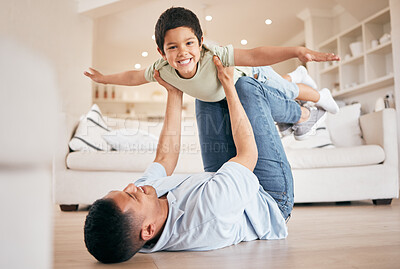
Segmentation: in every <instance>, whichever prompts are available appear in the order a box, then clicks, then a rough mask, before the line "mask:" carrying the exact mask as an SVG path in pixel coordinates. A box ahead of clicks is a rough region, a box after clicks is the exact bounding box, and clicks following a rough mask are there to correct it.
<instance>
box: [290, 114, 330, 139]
mask: <svg viewBox="0 0 400 269" xmlns="http://www.w3.org/2000/svg"><path fill="white" fill-rule="evenodd" d="M326 114H327V112H326V111H325V113H324V115H323V116H322V117H321V118H319V120H317V122H316V123H315V124H314V125H313V127H311V129H310V131H308V132H307V133H305V134H302V135H294V138H295V139H296V140H299V141H302V140H304V139H306V138H307V137H308V136H310V135H315V134H316V133H317V128H318V127H319V126H320V125H321V124H322V123H323V122H324V120H325V119H326Z"/></svg>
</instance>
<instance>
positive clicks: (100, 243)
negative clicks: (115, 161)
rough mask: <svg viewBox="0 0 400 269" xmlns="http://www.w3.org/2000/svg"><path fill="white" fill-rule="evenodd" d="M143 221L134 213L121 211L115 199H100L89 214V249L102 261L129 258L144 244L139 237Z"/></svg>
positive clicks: (87, 239)
mask: <svg viewBox="0 0 400 269" xmlns="http://www.w3.org/2000/svg"><path fill="white" fill-rule="evenodd" d="M142 221H143V219H136V220H135V216H133V215H132V214H131V213H122V212H121V210H120V209H119V207H118V206H117V205H116V204H115V202H114V201H113V200H111V199H99V200H97V201H96V202H94V203H93V205H92V206H91V208H90V210H89V214H88V215H87V217H86V221H85V228H84V234H85V244H86V248H87V249H88V251H89V252H90V254H92V255H93V256H94V257H95V258H96V259H97V260H98V261H100V262H102V263H117V262H124V261H126V260H129V259H130V258H131V257H132V256H133V255H135V254H136V252H138V251H139V250H140V249H141V248H142V247H143V245H144V243H145V241H144V240H142V239H141V237H140V230H141V224H142Z"/></svg>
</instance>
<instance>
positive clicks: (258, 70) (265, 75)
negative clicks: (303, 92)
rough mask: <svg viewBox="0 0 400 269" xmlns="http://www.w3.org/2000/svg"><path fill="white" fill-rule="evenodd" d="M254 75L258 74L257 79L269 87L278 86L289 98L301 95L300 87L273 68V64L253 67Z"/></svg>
mask: <svg viewBox="0 0 400 269" xmlns="http://www.w3.org/2000/svg"><path fill="white" fill-rule="evenodd" d="M252 70H253V76H254V75H255V74H257V76H258V77H257V80H259V81H261V82H262V83H264V84H266V85H267V87H272V88H276V89H277V90H279V91H281V92H283V93H284V94H285V95H286V96H287V97H288V98H289V99H296V98H297V97H298V96H299V87H298V86H297V84H296V83H294V82H289V81H287V80H286V79H284V78H283V77H281V76H280V75H279V74H278V73H276V72H275V70H274V69H272V67H271V66H257V67H253V68H252Z"/></svg>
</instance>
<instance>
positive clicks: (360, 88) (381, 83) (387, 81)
mask: <svg viewBox="0 0 400 269" xmlns="http://www.w3.org/2000/svg"><path fill="white" fill-rule="evenodd" d="M393 83H394V75H393V74H389V75H387V76H384V77H381V78H378V79H375V80H373V81H370V82H367V83H363V84H360V85H357V86H355V87H351V88H347V89H344V90H340V91H337V92H334V93H332V96H333V97H347V96H351V95H356V94H359V93H366V92H370V91H373V90H375V89H378V88H382V87H386V86H390V85H393Z"/></svg>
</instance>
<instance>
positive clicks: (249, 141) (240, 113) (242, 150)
mask: <svg viewBox="0 0 400 269" xmlns="http://www.w3.org/2000/svg"><path fill="white" fill-rule="evenodd" d="M213 60H214V63H215V65H216V67H217V71H218V78H219V80H220V81H221V84H222V86H223V87H224V90H225V95H226V100H227V103H228V109H229V117H230V120H231V128H232V136H233V141H234V142H235V146H236V152H237V155H236V156H235V157H233V158H232V159H230V160H229V161H233V162H237V163H240V164H241V165H243V166H245V167H247V168H248V169H249V170H250V171H253V170H254V167H255V166H256V163H257V159H258V150H257V145H256V140H255V138H254V133H253V128H252V127H251V124H250V121H249V119H248V118H247V115H246V112H245V111H244V109H243V106H242V104H241V102H240V100H239V96H238V94H237V92H236V88H235V85H234V80H233V68H232V67H223V66H222V63H221V61H220V60H219V58H218V57H217V56H214V58H213Z"/></svg>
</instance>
